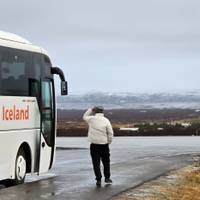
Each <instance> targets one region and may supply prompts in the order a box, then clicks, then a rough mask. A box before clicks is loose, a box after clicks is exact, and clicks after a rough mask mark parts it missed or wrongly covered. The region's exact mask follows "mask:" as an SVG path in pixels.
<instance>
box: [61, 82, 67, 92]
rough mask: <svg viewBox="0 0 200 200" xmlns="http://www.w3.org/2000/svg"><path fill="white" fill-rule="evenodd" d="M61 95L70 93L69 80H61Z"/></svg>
mask: <svg viewBox="0 0 200 200" xmlns="http://www.w3.org/2000/svg"><path fill="white" fill-rule="evenodd" d="M61 95H68V84H67V81H61Z"/></svg>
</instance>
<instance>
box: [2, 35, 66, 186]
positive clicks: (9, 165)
mask: <svg viewBox="0 0 200 200" xmlns="http://www.w3.org/2000/svg"><path fill="white" fill-rule="evenodd" d="M54 74H58V75H59V76H60V78H61V94H62V95H66V94H67V82H66V81H65V77H64V74H63V72H62V71H61V70H60V69H59V68H58V67H52V64H51V61H50V59H49V56H48V54H47V52H46V51H44V50H43V49H42V48H40V47H37V46H34V45H32V44H31V43H30V42H28V41H27V40H25V39H23V38H21V37H19V36H17V35H15V34H11V33H5V32H0V180H11V181H12V183H14V184H20V183H23V182H24V179H25V176H26V173H31V174H40V173H44V172H47V171H48V170H49V169H50V168H51V167H52V164H53V160H54V155H55V137H56V104H55V89H54Z"/></svg>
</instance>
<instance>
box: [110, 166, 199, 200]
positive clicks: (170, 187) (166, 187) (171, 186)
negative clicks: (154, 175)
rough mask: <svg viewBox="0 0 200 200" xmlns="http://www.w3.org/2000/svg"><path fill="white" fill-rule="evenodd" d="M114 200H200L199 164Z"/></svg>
mask: <svg viewBox="0 0 200 200" xmlns="http://www.w3.org/2000/svg"><path fill="white" fill-rule="evenodd" d="M113 200H200V166H199V163H198V164H197V163H195V165H193V166H190V167H187V168H184V169H181V170H179V171H176V172H172V173H170V174H168V175H167V176H165V177H161V178H159V179H157V180H154V181H151V182H149V183H145V184H144V185H142V186H140V187H139V188H136V189H133V190H130V191H128V192H125V193H122V194H121V195H119V196H117V197H115V198H113Z"/></svg>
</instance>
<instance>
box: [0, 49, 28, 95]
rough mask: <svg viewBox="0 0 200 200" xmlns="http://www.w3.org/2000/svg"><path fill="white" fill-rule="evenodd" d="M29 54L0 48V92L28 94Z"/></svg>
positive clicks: (5, 93)
mask: <svg viewBox="0 0 200 200" xmlns="http://www.w3.org/2000/svg"><path fill="white" fill-rule="evenodd" d="M30 65H31V55H30V54H29V53H26V52H20V51H17V50H15V49H9V48H3V49H1V64H0V83H1V84H0V94H1V95H10V96H22V95H24V96H25V95H26V96H27V95H28V68H29V67H30Z"/></svg>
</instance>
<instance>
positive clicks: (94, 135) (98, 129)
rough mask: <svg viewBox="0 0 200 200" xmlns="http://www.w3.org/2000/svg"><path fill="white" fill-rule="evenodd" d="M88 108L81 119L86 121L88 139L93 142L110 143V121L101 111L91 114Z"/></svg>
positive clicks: (111, 133) (111, 130)
mask: <svg viewBox="0 0 200 200" xmlns="http://www.w3.org/2000/svg"><path fill="white" fill-rule="evenodd" d="M92 114H93V112H92V109H91V108H89V109H88V110H87V111H86V112H85V114H84V115H83V120H84V121H86V122H87V123H88V126H89V130H88V140H89V142H90V143H93V144H110V143H111V142H112V139H113V129H112V126H111V123H110V121H109V120H108V119H107V118H106V117H104V114H103V113H96V114H95V115H92Z"/></svg>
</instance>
